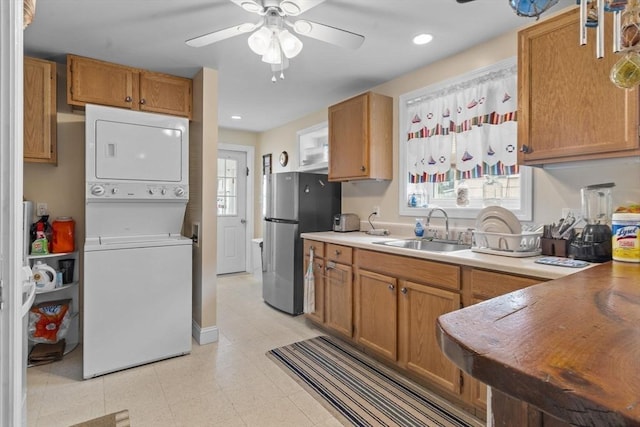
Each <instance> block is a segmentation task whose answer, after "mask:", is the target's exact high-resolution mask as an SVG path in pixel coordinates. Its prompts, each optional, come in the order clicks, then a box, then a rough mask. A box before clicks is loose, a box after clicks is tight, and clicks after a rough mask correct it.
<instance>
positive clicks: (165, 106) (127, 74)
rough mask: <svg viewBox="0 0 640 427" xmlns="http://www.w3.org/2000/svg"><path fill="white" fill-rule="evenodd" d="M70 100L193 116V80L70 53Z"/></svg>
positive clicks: (80, 103) (68, 78)
mask: <svg viewBox="0 0 640 427" xmlns="http://www.w3.org/2000/svg"><path fill="white" fill-rule="evenodd" d="M67 103H68V104H70V105H76V106H80V107H83V106H84V105H85V104H99V105H108V106H111V107H120V108H129V109H132V110H140V111H147V112H152V113H162V114H170V115H174V116H182V117H186V118H188V119H191V111H192V81H191V80H190V79H186V78H184V77H177V76H171V75H168V74H162V73H155V72H150V71H145V70H140V69H138V68H133V67H127V66H124V65H118V64H113V63H110V62H105V61H99V60H97V59H91V58H85V57H82V56H76V55H67Z"/></svg>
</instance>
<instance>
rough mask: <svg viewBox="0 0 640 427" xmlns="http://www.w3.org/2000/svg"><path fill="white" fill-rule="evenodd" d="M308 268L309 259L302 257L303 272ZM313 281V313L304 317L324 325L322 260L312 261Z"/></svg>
mask: <svg viewBox="0 0 640 427" xmlns="http://www.w3.org/2000/svg"><path fill="white" fill-rule="evenodd" d="M308 267H309V257H308V256H305V257H304V271H305V272H306V271H307V268H308ZM313 281H314V284H315V311H314V312H313V313H306V316H307V317H308V318H309V319H311V320H314V321H316V322H318V323H324V260H323V259H319V258H314V259H313Z"/></svg>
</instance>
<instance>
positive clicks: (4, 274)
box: [0, 0, 26, 427]
mask: <svg viewBox="0 0 640 427" xmlns="http://www.w3.org/2000/svg"><path fill="white" fill-rule="evenodd" d="M22 6H23V5H22V0H11V1H8V2H4V1H3V2H2V7H0V92H2V96H1V97H0V280H1V281H2V283H1V284H2V286H1V290H2V294H1V295H0V301H1V302H0V426H2V427H8V426H12V427H13V426H22V425H26V413H25V409H26V406H25V405H26V385H25V378H26V371H25V366H26V364H25V363H24V361H25V360H26V359H25V357H26V354H23V344H24V341H23V338H24V333H23V331H22V316H21V312H22V310H21V308H22V303H23V301H22V295H23V292H22V278H21V266H22V237H21V236H22V132H23V130H22V105H23V102H22V94H23V91H22Z"/></svg>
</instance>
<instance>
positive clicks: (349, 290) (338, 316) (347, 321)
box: [324, 259, 353, 338]
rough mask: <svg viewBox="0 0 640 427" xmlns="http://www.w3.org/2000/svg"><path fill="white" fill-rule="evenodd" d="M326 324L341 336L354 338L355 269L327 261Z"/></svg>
mask: <svg viewBox="0 0 640 427" xmlns="http://www.w3.org/2000/svg"><path fill="white" fill-rule="evenodd" d="M324 268H325V281H324V283H325V292H326V295H325V303H326V306H325V313H324V314H325V324H326V326H327V327H328V328H330V329H333V330H334V331H336V332H338V333H339V334H340V335H343V336H346V337H348V338H351V337H352V336H353V268H352V267H351V266H350V265H345V264H338V263H336V262H334V261H331V260H329V259H327V260H325V267H324Z"/></svg>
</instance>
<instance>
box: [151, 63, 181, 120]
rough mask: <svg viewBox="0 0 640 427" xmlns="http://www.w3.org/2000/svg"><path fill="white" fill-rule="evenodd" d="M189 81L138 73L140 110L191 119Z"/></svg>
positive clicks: (174, 77)
mask: <svg viewBox="0 0 640 427" xmlns="http://www.w3.org/2000/svg"><path fill="white" fill-rule="evenodd" d="M191 87H192V82H191V80H190V79H185V78H182V77H176V76H170V75H167V74H160V73H150V72H148V71H141V72H140V101H139V102H140V110H143V111H150V112H154V113H164V114H172V115H174V116H183V117H187V118H191V102H192V100H191V99H192V97H191Z"/></svg>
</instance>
